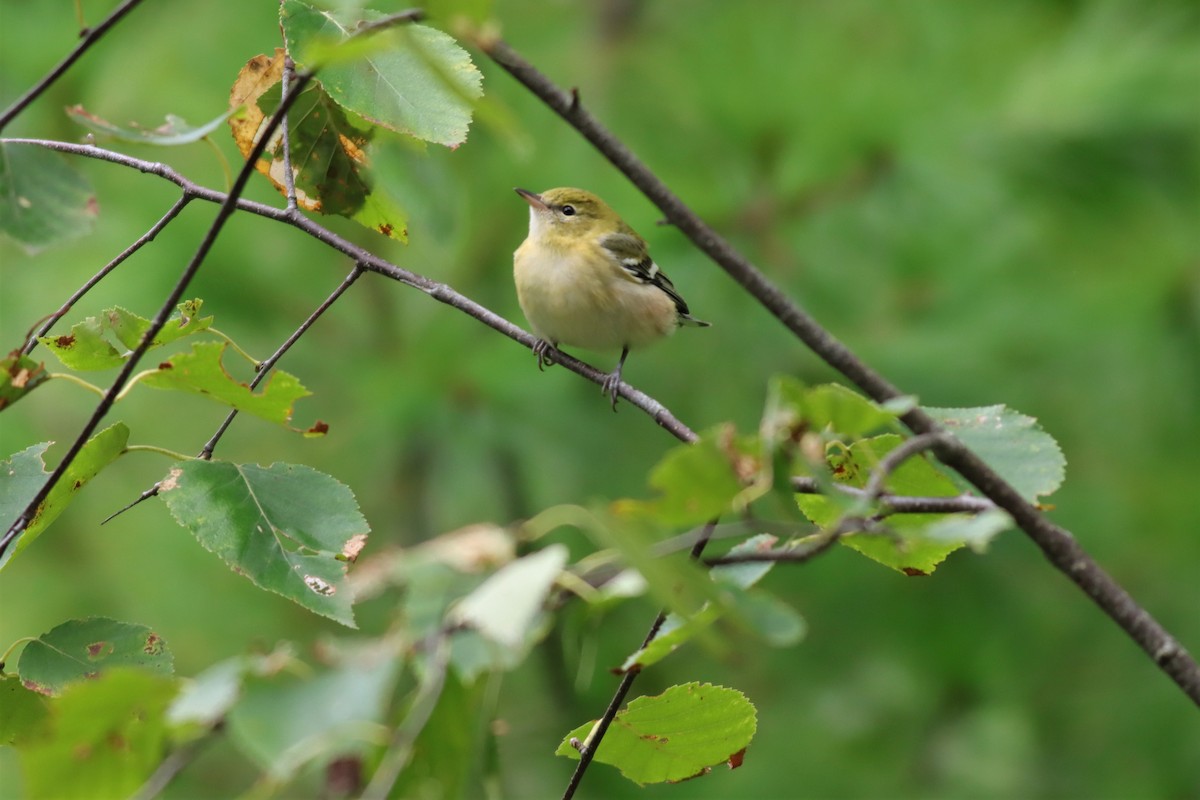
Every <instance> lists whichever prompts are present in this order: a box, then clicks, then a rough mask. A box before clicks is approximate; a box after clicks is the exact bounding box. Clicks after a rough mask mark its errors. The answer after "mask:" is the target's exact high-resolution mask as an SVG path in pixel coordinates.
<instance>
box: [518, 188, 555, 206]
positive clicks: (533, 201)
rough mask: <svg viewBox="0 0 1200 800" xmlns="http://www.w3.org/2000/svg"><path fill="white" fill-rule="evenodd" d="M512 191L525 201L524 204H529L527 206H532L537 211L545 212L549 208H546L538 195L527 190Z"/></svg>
mask: <svg viewBox="0 0 1200 800" xmlns="http://www.w3.org/2000/svg"><path fill="white" fill-rule="evenodd" d="M513 191H514V192H516V193H517V194H519V195H521V197H523V198H524V199H525V202H526V203H529V205H531V206H533V207H534V208H535V209H537V210H538V211H546V210H547V209H548V208H549V206H547V205H546V203H545V202H544V201H543V200H542V196H541V195H540V194H534V193H533V192H531V191H529V190H528V189H519V188H518V189H513Z"/></svg>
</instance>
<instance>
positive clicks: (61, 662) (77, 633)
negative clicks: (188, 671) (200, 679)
mask: <svg viewBox="0 0 1200 800" xmlns="http://www.w3.org/2000/svg"><path fill="white" fill-rule="evenodd" d="M150 642H153V646H152V647H149V646H148V643H150ZM113 667H137V668H139V669H144V670H149V671H150V672H154V673H157V674H159V675H170V674H172V673H173V672H174V663H173V657H172V655H171V651H170V649H169V648H168V647H167V645H166V642H164V641H163V639H162V637H160V636H159V635H158V634H156V633H155V632H154V631H152V630H150V629H149V628H147V627H146V626H145V625H136V624H134V623H130V622H118V621H117V620H114V619H107V618H105V617H89V618H88V619H73V620H69V621H67V622H64V623H63V624H61V625H59V626H58V627H56V628H54V629H52V630H50V631H48V632H47V633H44V634H42V635H41V636H39V637H38V638H37V639H35V640H34V641H32V642H30V643H29V644H27V645H25V649H24V650H23V651H22V652H21V658H20V660H19V661H18V663H17V672H18V673H19V674H20V676H21V680H22V681H23V682H25V684H26V686H28V687H29V688H31V689H34V691H37V692H40V693H42V694H47V695H55V694H58V693H59V692H61V691H62V690H63V689H64V688H66V687H67V686H68V685H70V684H71V683H74V682H76V681H81V680H90V679H92V678H95V677H96V676H97V675H99V674H100V673H102V672H104V671H105V670H107V669H111V668H113ZM35 687H36V688H35Z"/></svg>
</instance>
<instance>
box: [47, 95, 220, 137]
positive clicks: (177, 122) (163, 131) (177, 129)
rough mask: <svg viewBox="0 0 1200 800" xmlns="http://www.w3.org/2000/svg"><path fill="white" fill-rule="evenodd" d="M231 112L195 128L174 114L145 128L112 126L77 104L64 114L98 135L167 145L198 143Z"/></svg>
mask: <svg viewBox="0 0 1200 800" xmlns="http://www.w3.org/2000/svg"><path fill="white" fill-rule="evenodd" d="M232 113H233V109H231V110H229V111H226V112H225V113H224V114H222V115H221V116H219V117H217V118H216V119H213V120H210V121H208V122H206V123H204V124H203V125H200V126H199V127H192V126H190V125H188V123H187V120H185V119H183V118H182V117H177V116H175V115H174V114H167V117H166V122H164V123H163V124H162V125H159V126H158V127H157V128H154V129H152V130H147V129H145V128H140V127H138V126H137V125H134V126H133V127H130V128H122V127H120V126H119V125H114V124H113V123H111V122H109V121H108V120H106V119H103V118H101V117H97V116H96V115H95V114H90V113H88V111H87V110H86V109H84V107H83V106H81V105H74V106H71V107H70V108H68V109H67V116H68V117H70V118H71V119H72V120H74V121H75V122H77V123H79V124H80V125H82V126H83V127H85V128H87V129H89V130H91V131H94V132H95V133H99V134H101V135H102V136H111V137H112V138H114V139H118V140H120V141H123V142H134V143H135V144H152V145H159V146H171V145H180V144H191V143H192V142H198V141H200V140H201V139H203V138H204V137H206V136H208V135H209V134H210V133H212V132H213V131H215V130H216V129H217V128H219V127H220V126H221V123H223V122H224V121H225V120H226V119H228V117H229V115H230V114H232Z"/></svg>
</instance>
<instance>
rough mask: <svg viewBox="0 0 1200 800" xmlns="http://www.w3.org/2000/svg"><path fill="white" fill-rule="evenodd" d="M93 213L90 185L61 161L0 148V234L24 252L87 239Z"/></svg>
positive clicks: (29, 149)
mask: <svg viewBox="0 0 1200 800" xmlns="http://www.w3.org/2000/svg"><path fill="white" fill-rule="evenodd" d="M98 213H99V207H98V206H97V204H96V194H95V192H94V191H92V186H91V184H90V183H88V181H87V179H86V178H84V177H83V175H81V174H80V173H78V172H76V171H75V170H74V169H72V168H71V166H70V165H68V164H67V161H66V159H64V158H63V157H62V156H61V155H59V154H58V153H55V152H53V151H50V150H47V149H45V148H43V147H38V146H36V145H22V144H7V143H5V142H0V233H4V234H7V235H8V236H9V237H10V238H11V239H12V240H13V241H14V242H16V243H17V244H19V245H20V246H21V247H22V248H23V249H24V250H25V252H27V253H36V252H38V251H39V250H42V249H43V248H45V247H48V246H50V245H52V244H57V243H59V242H65V241H69V240H70V239H74V238H77V237H79V236H83V235H84V234H86V233H89V232H90V231H91V229H92V224H93V222H94V221H95V219H96V217H97V215H98Z"/></svg>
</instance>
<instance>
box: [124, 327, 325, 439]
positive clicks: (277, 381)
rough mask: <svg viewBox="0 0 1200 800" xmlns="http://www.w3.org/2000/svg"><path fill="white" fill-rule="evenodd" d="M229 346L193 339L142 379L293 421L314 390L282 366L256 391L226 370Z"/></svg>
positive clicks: (272, 418)
mask: <svg viewBox="0 0 1200 800" xmlns="http://www.w3.org/2000/svg"><path fill="white" fill-rule="evenodd" d="M227 347H228V345H227V344H226V343H225V342H193V343H192V350H191V352H190V353H177V354H175V355H173V356H171V357H170V358H169V359H167V360H166V361H163V362H162V363H161V364H159V365H158V369H157V370H155V371H154V372H152V373H150V374H148V375H146V377H144V378H142V383H144V384H146V385H147V386H152V387H154V388H156V389H175V390H177V391H181V392H189V393H191V394H198V395H201V396H203V397H207V398H209V399H210V400H215V401H217V402H218V403H223V404H225V405H228V406H231V407H233V408H236V409H238V410H239V411H245V412H248V413H250V414H253V415H255V416H256V417H262V418H263V419H265V420H268V421H270V422H274V423H277V424H280V425H286V424H287V423H288V422H290V421H291V419H292V406H293V404H294V403H295V402H296V401H297V400H299V399H300V398H302V397H308V396H309V395H310V394H312V393H311V392H310V391H308V390H307V389H305V388H304V387H303V386H302V385H301V384H300V381H299V379H297V378H296V376H294V375H291V374H289V373H287V372H283V371H279V370H276V371H274V372H272V373H271V375H270V377H268V378H267V380H266V383H264V384H262V389H261V390H260V391H259V392H257V393H256V392H255V391H254V390H253V389H251V388H250V386H249V385H248V384H246V383H243V382H241V381H239V380H237V379H236V378H234V377H233V376H232V375H230V374H229V373H228V372H226V371H225V367H224V365H223V364H222V363H221V359H222V357H223V356H224V354H225V349H226V348H227Z"/></svg>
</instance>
